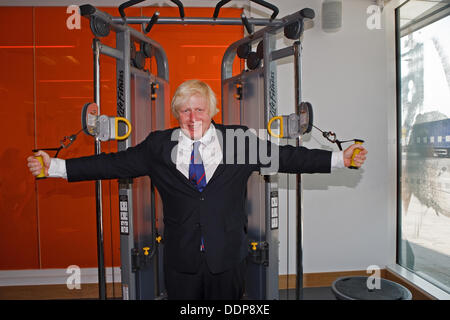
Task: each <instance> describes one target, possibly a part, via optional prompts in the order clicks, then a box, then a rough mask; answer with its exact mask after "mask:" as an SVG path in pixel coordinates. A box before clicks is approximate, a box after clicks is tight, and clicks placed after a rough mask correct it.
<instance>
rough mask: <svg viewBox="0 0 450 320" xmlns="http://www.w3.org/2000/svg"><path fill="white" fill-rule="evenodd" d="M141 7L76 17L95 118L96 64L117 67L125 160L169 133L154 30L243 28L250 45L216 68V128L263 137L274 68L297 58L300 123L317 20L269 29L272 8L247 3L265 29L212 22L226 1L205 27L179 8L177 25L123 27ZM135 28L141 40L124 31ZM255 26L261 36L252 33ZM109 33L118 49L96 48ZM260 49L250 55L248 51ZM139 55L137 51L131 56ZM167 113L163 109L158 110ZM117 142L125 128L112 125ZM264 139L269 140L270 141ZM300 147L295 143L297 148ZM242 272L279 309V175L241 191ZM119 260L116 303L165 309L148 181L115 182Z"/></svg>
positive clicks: (257, 179)
mask: <svg viewBox="0 0 450 320" xmlns="http://www.w3.org/2000/svg"><path fill="white" fill-rule="evenodd" d="M143 1H144V0H131V1H127V2H125V3H123V4H122V5H120V7H119V13H120V17H112V16H111V15H109V14H107V13H105V12H102V11H100V10H98V9H96V8H95V7H93V6H92V5H82V6H80V14H81V15H82V16H83V17H85V18H87V19H89V21H90V27H91V31H92V33H93V34H94V36H95V38H94V40H93V44H92V47H93V56H94V100H95V103H96V104H97V106H98V111H97V112H98V114H100V106H101V103H100V102H101V99H100V55H101V54H104V55H107V56H110V57H112V58H115V60H116V77H117V78H116V81H117V116H119V117H123V118H125V119H127V120H128V121H129V122H130V123H131V125H132V127H133V130H132V132H131V135H130V137H129V138H128V139H126V140H123V141H120V142H118V150H119V151H121V150H125V149H126V148H128V147H131V146H134V145H136V144H138V143H139V142H141V141H142V140H143V139H144V138H145V137H146V136H147V135H148V133H149V132H150V131H152V130H158V129H165V128H167V127H168V123H169V121H168V119H169V115H168V112H167V111H166V110H168V109H169V108H167V106H169V105H170V97H169V79H168V74H169V72H168V63H167V58H166V54H165V52H164V50H163V48H162V47H161V45H160V44H158V43H157V42H156V41H154V40H152V39H150V38H149V37H147V36H146V34H147V33H148V32H149V31H150V30H151V29H152V27H153V26H154V25H155V24H156V23H160V24H197V25H216V24H221V25H244V26H245V28H246V30H247V32H248V34H249V35H248V36H247V37H245V38H243V39H241V40H239V41H237V42H235V43H233V44H231V45H230V46H229V47H228V49H227V50H226V52H225V55H224V57H223V60H222V108H223V110H222V114H223V119H222V120H223V124H243V125H247V126H248V127H251V128H254V129H267V128H268V126H267V123H268V121H269V120H270V119H271V118H272V117H275V116H277V96H276V95H277V90H276V88H277V87H276V86H277V84H276V72H277V71H276V61H277V60H279V59H281V58H284V57H288V56H293V57H294V68H295V79H294V82H295V105H296V108H297V110H296V112H297V113H298V114H300V105H301V104H300V99H301V63H300V58H301V43H300V37H301V35H302V34H303V31H304V21H305V20H307V19H313V18H314V11H313V10H311V9H303V10H300V11H298V12H296V13H294V14H291V15H289V16H286V17H284V18H282V19H276V16H277V14H278V8H277V7H275V6H273V5H271V4H269V3H267V2H266V1H262V0H250V1H251V2H254V3H256V4H259V5H262V6H264V7H266V8H269V9H270V10H272V12H273V13H272V15H271V17H270V19H256V18H247V17H246V16H245V15H244V14H242V15H241V18H240V19H239V18H219V17H218V16H219V13H220V8H221V7H222V6H223V5H225V4H227V3H228V2H230V1H231V0H221V1H219V2H218V3H217V5H216V7H215V11H214V14H213V17H211V18H186V17H185V16H184V7H183V4H182V3H181V1H179V0H171V2H173V3H175V4H176V5H177V6H178V8H179V13H180V17H179V18H174V17H171V18H164V17H160V16H159V12H155V13H154V14H153V16H152V17H127V16H126V13H125V9H126V8H128V7H130V6H133V5H136V4H138V3H140V2H143ZM129 24H141V25H142V29H143V32H138V31H137V30H135V29H133V28H131V27H129ZM254 26H264V28H262V29H260V30H258V31H257V32H254ZM281 30H283V31H284V35H285V36H286V37H287V38H288V39H291V40H294V41H295V42H294V44H293V45H292V46H290V47H287V48H283V49H278V50H276V49H275V40H276V35H277V34H278V33H279V32H280V31H281ZM111 31H113V32H115V34H116V47H115V48H112V47H109V46H107V45H105V44H103V43H101V41H100V40H99V38H102V37H105V36H108V35H109V33H110V32H111ZM257 41H259V43H258V46H257V50H256V52H253V51H252V45H253V44H256V42H257ZM136 45H138V46H139V50H136ZM236 54H237V55H238V57H239V58H241V59H245V60H246V62H247V67H248V69H250V70H244V71H243V72H242V73H241V74H239V75H232V65H233V60H234V59H235V57H236ZM148 59H154V61H155V62H156V65H157V72H156V74H152V73H151V72H150V71H149V70H146V69H145V66H146V61H148ZM165 106H166V108H165ZM117 127H118V129H117V130H118V134H119V135H123V134H124V132H126V130H127V128H126V125H125V124H123V123H118V124H117ZM267 139H270V137H269V135H267ZM100 141H101V140H100V139H99V138H98V137H97V136H96V137H95V154H99V153H100V152H101V145H100ZM297 144H298V143H297ZM101 187H102V185H101V181H96V203H97V205H96V208H97V247H98V250H97V251H98V270H99V297H100V299H106V279H105V266H104V259H103V223H102V192H101ZM247 204H248V205H247V208H248V236H249V240H250V242H249V261H250V263H249V268H248V275H247V281H246V284H247V285H246V297H247V298H249V299H278V298H279V294H278V291H279V290H278V260H279V257H278V247H279V241H278V185H277V181H276V175H269V174H267V173H264V172H262V173H261V175H258V174H253V175H252V176H251V178H250V180H249V183H248V202H247ZM297 204H298V205H297V210H298V214H297V252H298V254H297V286H296V288H297V294H296V298H297V299H300V298H301V288H302V287H303V285H302V275H303V270H302V242H301V239H302V226H301V222H302V218H301V180H300V175H297ZM119 208H120V247H121V248H120V252H121V282H122V297H123V299H126V300H127V299H138V300H140V299H163V298H164V281H163V279H164V278H163V273H162V269H163V268H162V261H163V259H162V255H163V249H164V248H163V243H164V239H162V238H161V235H162V234H163V228H164V226H163V220H162V203H161V199H160V198H159V196H158V194H157V192H156V190H155V188H154V186H153V185H152V183H151V181H150V179H149V178H148V177H141V178H136V179H133V180H132V181H131V180H120V181H119Z"/></svg>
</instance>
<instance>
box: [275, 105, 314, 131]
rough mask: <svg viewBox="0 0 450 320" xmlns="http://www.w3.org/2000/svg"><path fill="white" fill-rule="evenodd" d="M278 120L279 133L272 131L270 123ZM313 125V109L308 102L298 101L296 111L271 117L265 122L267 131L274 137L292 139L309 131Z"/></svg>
mask: <svg viewBox="0 0 450 320" xmlns="http://www.w3.org/2000/svg"><path fill="white" fill-rule="evenodd" d="M275 120H279V122H280V133H279V134H276V133H274V132H272V123H273V122H274V121H275ZM312 127H313V110H312V105H311V103H309V102H302V103H300V105H299V107H298V109H297V113H291V114H290V115H282V116H277V117H273V118H272V119H270V120H269V123H268V124H267V131H268V132H269V134H270V135H271V136H272V137H275V138H288V139H294V138H297V137H299V136H300V135H303V134H305V133H308V132H311V129H312Z"/></svg>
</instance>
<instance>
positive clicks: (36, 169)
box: [27, 150, 50, 177]
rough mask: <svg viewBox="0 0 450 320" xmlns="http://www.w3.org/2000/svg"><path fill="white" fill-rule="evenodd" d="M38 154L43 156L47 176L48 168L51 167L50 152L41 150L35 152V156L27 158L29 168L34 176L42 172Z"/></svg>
mask: <svg viewBox="0 0 450 320" xmlns="http://www.w3.org/2000/svg"><path fill="white" fill-rule="evenodd" d="M38 156H41V157H42V160H43V162H44V173H45V176H46V177H48V169H49V168H50V156H49V155H48V153H46V152H44V151H42V150H39V151H38V152H36V153H35V154H34V156H29V157H28V158H27V161H28V168H29V170H30V172H31V174H32V175H33V176H38V175H39V174H40V173H41V170H42V165H41V163H40V162H39V160H38V159H37V158H36V157H38Z"/></svg>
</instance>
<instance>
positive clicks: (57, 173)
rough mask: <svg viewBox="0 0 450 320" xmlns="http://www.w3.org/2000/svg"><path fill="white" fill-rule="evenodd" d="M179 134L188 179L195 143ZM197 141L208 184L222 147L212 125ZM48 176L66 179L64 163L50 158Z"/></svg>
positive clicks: (338, 164) (337, 164)
mask: <svg viewBox="0 0 450 320" xmlns="http://www.w3.org/2000/svg"><path fill="white" fill-rule="evenodd" d="M179 132H180V136H179V138H178V150H177V160H176V167H177V169H178V171H180V172H181V173H182V174H183V175H184V176H185V177H186V178H187V179H189V165H190V163H191V153H192V145H193V144H194V142H195V141H194V140H192V139H190V138H189V137H188V136H186V135H185V134H184V133H183V131H182V130H179ZM199 141H200V142H201V144H200V147H199V152H200V156H201V157H202V161H203V166H204V167H205V178H206V182H207V183H208V181H209V179H211V177H212V176H213V174H214V172H215V171H216V169H217V167H218V165H219V164H220V163H221V162H222V158H223V154H222V147H221V145H220V142H219V139H218V137H217V134H216V128H215V127H214V125H213V124H212V123H211V125H210V127H209V128H208V130H207V131H206V132H205V134H204V135H203V137H202V138H201V139H200V140H199ZM337 168H345V165H344V152H343V151H335V152H332V154H331V169H337ZM48 174H49V177H52V178H64V179H67V171H66V161H65V160H63V159H58V158H52V159H51V161H50V168H49V170H48Z"/></svg>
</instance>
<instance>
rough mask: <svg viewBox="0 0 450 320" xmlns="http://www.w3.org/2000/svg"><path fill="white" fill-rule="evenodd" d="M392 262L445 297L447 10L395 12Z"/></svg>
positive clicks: (449, 278) (449, 181)
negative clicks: (395, 140)
mask: <svg viewBox="0 0 450 320" xmlns="http://www.w3.org/2000/svg"><path fill="white" fill-rule="evenodd" d="M396 25H397V30H396V31H397V83H398V86H397V97H398V98H397V99H398V104H397V110H398V142H399V143H398V146H399V147H398V241H397V243H398V248H397V263H398V264H400V265H401V266H403V267H405V268H407V269H409V270H410V271H412V272H414V273H415V274H417V275H418V276H420V277H422V278H424V279H425V280H427V281H429V282H431V283H433V284H434V285H436V286H438V287H439V288H441V289H442V290H444V291H446V292H448V293H450V141H449V140H450V139H448V138H449V136H450V119H449V117H450V37H449V34H450V4H449V3H448V1H438V0H436V1H419V0H409V1H407V2H405V3H404V4H403V5H402V6H401V7H399V8H397V9H396Z"/></svg>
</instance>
